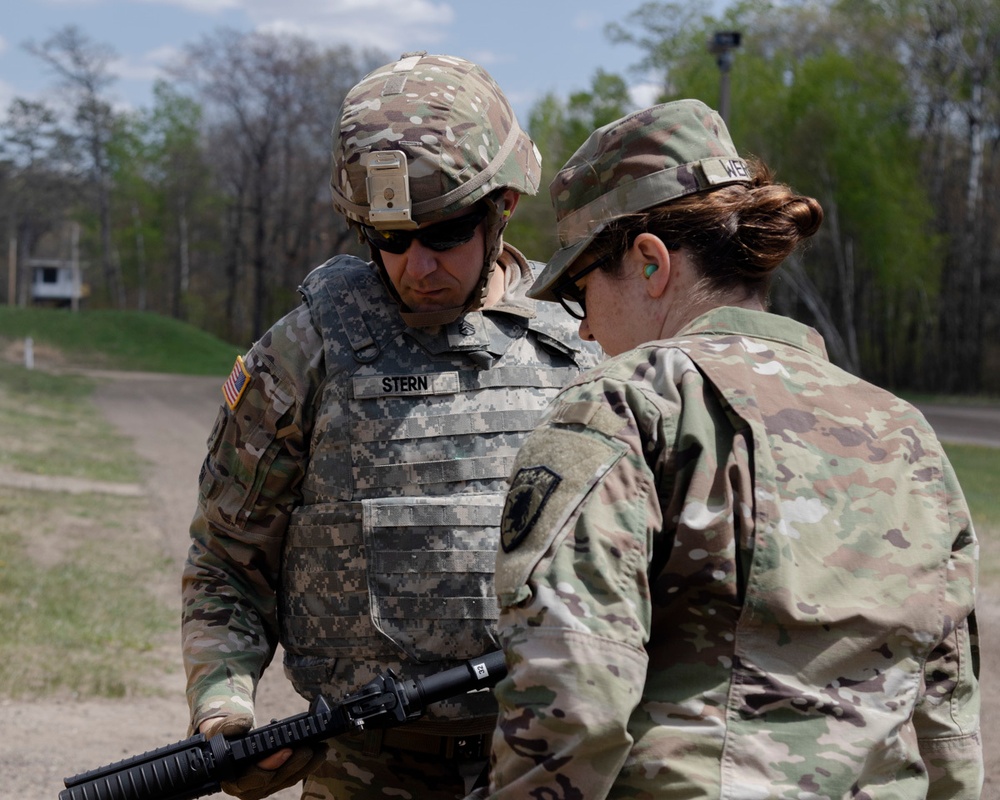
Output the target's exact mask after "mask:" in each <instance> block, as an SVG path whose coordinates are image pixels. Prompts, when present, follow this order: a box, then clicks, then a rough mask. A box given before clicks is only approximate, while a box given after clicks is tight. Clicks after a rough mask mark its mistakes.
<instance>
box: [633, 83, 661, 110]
mask: <svg viewBox="0 0 1000 800" xmlns="http://www.w3.org/2000/svg"><path fill="white" fill-rule="evenodd" d="M662 91H663V87H662V86H660V84H658V83H637V84H636V85H635V86H629V87H628V96H629V99H630V100H631V101H632V102H633V103H635V104H636V106H638V107H639V108H647V107H648V106H651V105H655V104H656V100H657V97H658V96H659V94H660V92H662Z"/></svg>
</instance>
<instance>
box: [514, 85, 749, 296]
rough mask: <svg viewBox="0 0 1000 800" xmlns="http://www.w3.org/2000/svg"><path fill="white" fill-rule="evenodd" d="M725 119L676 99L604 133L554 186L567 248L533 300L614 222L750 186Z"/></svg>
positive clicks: (586, 144) (590, 140) (586, 145)
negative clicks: (680, 200) (708, 192)
mask: <svg viewBox="0 0 1000 800" xmlns="http://www.w3.org/2000/svg"><path fill="white" fill-rule="evenodd" d="M751 180H752V176H751V174H750V169H749V167H748V166H747V164H746V162H745V161H743V159H742V158H740V156H739V154H738V153H737V152H736V147H735V145H733V141H732V139H731V138H730V136H729V131H728V130H727V128H726V124H725V122H723V121H722V117H720V116H719V114H718V113H717V112H715V111H713V110H712V109H711V108H709V107H708V106H707V105H705V104H704V103H702V102H701V101H700V100H690V99H689V100H676V101H674V102H671V103H663V104H661V105H657V106H652V107H651V108H646V109H643V110H642V111H636V112H634V113H632V114H629V115H628V116H626V117H623V118H622V119H619V120H617V121H616V122H612V123H610V124H608V125H605V126H604V127H602V128H598V129H597V130H596V131H594V132H593V133H592V134H591V135H590V136H589V137H588V139H587V141H586V142H584V143H583V144H582V145H581V146H580V149H579V150H577V151H576V153H574V154H573V156H572V157H571V158H570V159H569V161H567V162H566V164H565V165H564V166H563V168H562V169H561V170H559V172H558V173H557V174H556V176H555V178H554V179H553V180H552V183H551V184H549V192H550V194H551V196H552V205H553V206H554V207H555V212H556V223H557V226H558V234H559V245H560V249H559V250H557V251H556V253H555V254H554V255H553V256H552V258H551V259H549V262H548V264H547V265H546V266H545V269H544V270H542V272H541V274H540V275H539V276H538V280H536V281H535V284H534V286H533V287H532V288H531V289H530V290H529V291H528V296H529V297H533V298H535V299H537V300H550V301H555V300H556V297H555V295H554V294H552V286H553V285H554V284H556V283H557V282H558V280H559V279H560V278H561V277H562V275H563V274H564V273H565V272H566V271H567V270H568V269H569V268H570V267H571V266H572V265H573V262H574V261H576V259H577V258H579V257H580V256H581V255H582V254H583V252H584V251H585V250H586V249H587V248H588V247H589V246H590V244H591V242H593V241H594V237H595V236H597V234H599V233H600V232H601V231H602V230H603V229H604V228H605V227H607V225H608V223H610V222H611V221H612V220H615V219H617V218H619V217H623V216H627V215H629V214H635V213H637V212H640V211H645V210H647V209H650V208H654V207H656V206H660V205H663V204H664V203H667V202H669V201H671V200H675V199H677V198H678V197H683V196H684V195H688V194H694V193H695V192H702V191H705V190H707V189H714V188H717V187H719V186H725V185H727V184H731V183H750V182H751Z"/></svg>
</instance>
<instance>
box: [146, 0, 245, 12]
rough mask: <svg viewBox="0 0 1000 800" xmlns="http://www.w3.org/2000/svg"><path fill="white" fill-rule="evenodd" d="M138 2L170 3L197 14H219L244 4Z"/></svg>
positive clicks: (167, 1)
mask: <svg viewBox="0 0 1000 800" xmlns="http://www.w3.org/2000/svg"><path fill="white" fill-rule="evenodd" d="M139 2H140V3H151V4H152V3H155V4H156V5H161V6H162V5H171V6H176V7H177V8H183V9H184V10H185V11H194V12H196V13H198V14H209V15H214V14H221V13H222V12H223V11H235V10H237V9H239V8H240V7H241V6H243V5H244V2H243V0H139Z"/></svg>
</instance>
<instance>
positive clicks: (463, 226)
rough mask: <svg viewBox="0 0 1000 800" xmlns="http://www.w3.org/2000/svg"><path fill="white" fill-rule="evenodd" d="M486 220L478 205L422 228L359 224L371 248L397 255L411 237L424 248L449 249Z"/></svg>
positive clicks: (468, 236)
mask: <svg viewBox="0 0 1000 800" xmlns="http://www.w3.org/2000/svg"><path fill="white" fill-rule="evenodd" d="M484 219H486V209H485V208H482V207H480V208H478V209H476V210H475V211H471V212H470V213H468V214H463V215H462V216H461V217H455V218H454V219H446V220H444V221H443V222H436V223H434V224H433V225H428V226H427V227H426V228H414V229H412V230H398V229H393V230H379V229H378V228H372V227H371V226H369V225H362V226H361V232H362V233H363V234H364V236H365V239H367V240H368V243H369V244H370V245H372V247H377V248H378V249H379V250H385V251H386V252H387V253H394V254H396V255H401V254H402V253H405V252H406V251H407V250H408V249H409V248H410V245H411V244H413V240H414V239H416V240H417V241H418V242H420V243H421V244H422V245H424V247H429V248H430V249H431V250H437V251H439V252H440V251H442V250H451V249H452V248H453V247H458V246H459V245H460V244H465V243H466V242H468V241H469V240H471V239H472V237H473V236H475V235H476V228H477V227H479V223H480V222H482V221H483V220H484Z"/></svg>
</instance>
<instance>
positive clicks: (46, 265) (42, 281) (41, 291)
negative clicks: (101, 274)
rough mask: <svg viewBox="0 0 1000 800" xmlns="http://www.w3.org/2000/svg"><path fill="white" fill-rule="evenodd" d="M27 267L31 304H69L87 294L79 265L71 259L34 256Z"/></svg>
mask: <svg viewBox="0 0 1000 800" xmlns="http://www.w3.org/2000/svg"><path fill="white" fill-rule="evenodd" d="M28 267H29V268H30V269H31V302H32V304H33V305H58V306H70V305H75V304H76V303H79V302H80V300H82V299H83V298H84V297H86V296H87V287H86V286H84V284H83V283H82V282H81V281H80V270H79V267H77V266H75V265H74V264H73V262H71V261H58V260H55V259H40V258H34V259H30V260H29V261H28Z"/></svg>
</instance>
